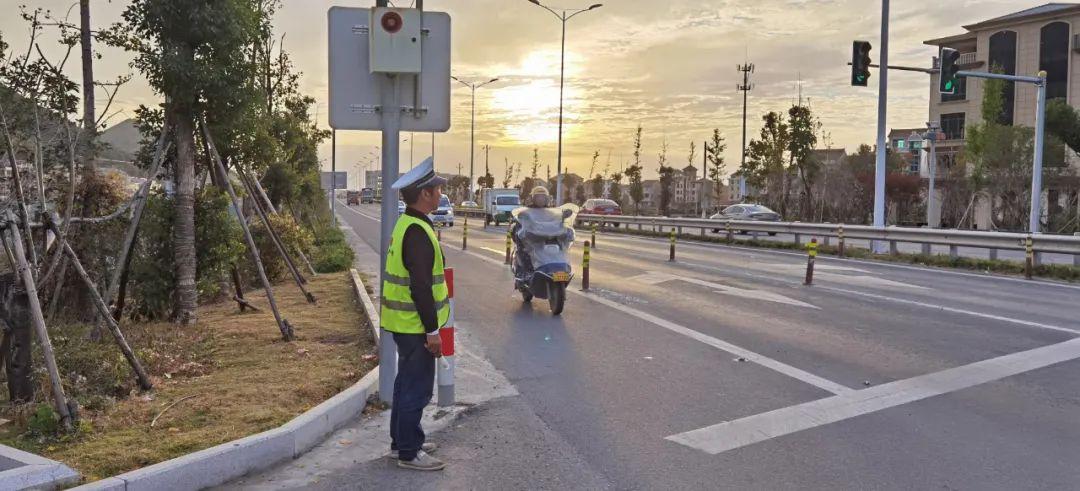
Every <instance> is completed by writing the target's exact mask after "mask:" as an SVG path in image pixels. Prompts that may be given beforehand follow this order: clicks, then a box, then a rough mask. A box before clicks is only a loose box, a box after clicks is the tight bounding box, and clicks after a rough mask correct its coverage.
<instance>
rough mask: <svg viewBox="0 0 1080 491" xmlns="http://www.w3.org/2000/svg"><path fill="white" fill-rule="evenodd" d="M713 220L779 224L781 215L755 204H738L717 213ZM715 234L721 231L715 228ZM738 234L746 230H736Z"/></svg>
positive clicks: (771, 233) (772, 233)
mask: <svg viewBox="0 0 1080 491" xmlns="http://www.w3.org/2000/svg"><path fill="white" fill-rule="evenodd" d="M709 218H710V219H712V220H725V221H727V220H743V221H754V222H779V221H781V218H782V217H781V216H780V214H779V213H777V212H775V211H772V210H770V209H769V208H768V207H765V206H762V205H755V204H738V205H731V206H729V207H727V208H724V209H723V210H722V211H721V212H720V213H717V214H715V215H713V216H711V217H709ZM713 232H714V233H719V232H720V229H718V228H714V229H713ZM736 232H738V233H740V234H741V233H745V232H746V231H745V230H736ZM769 235H776V232H769Z"/></svg>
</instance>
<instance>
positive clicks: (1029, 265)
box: [1024, 235, 1035, 280]
mask: <svg viewBox="0 0 1080 491" xmlns="http://www.w3.org/2000/svg"><path fill="white" fill-rule="evenodd" d="M1024 252H1025V253H1026V254H1027V258H1026V259H1025V260H1024V278H1027V279H1029V280H1030V279H1031V277H1032V276H1034V275H1035V243H1034V241H1033V240H1031V236H1030V235H1029V236H1028V237H1027V238H1026V239H1024Z"/></svg>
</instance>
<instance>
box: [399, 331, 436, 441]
mask: <svg viewBox="0 0 1080 491" xmlns="http://www.w3.org/2000/svg"><path fill="white" fill-rule="evenodd" d="M424 338H425V336H424V335H423V334H398V333H394V342H395V343H397V351H398V372H397V378H396V379H394V402H393V406H391V408H390V449H391V450H397V451H398V453H399V455H400V457H401V460H412V459H415V458H416V452H417V450H420V446H421V445H423V444H424V429H423V428H421V427H420V418H421V417H422V416H423V414H424V407H426V406H427V405H428V403H429V402H431V394H432V390H433V389H434V388H435V357H434V356H432V355H431V352H430V351H428V350H427V348H426V347H424Z"/></svg>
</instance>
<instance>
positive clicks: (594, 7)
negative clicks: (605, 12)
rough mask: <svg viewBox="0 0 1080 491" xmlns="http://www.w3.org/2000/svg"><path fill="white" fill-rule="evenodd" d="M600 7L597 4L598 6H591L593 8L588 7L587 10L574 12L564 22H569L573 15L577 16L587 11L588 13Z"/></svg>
mask: <svg viewBox="0 0 1080 491" xmlns="http://www.w3.org/2000/svg"><path fill="white" fill-rule="evenodd" d="M600 6H601V4H599V3H598V4H595V5H593V6H591V7H589V8H587V9H581V10H578V11H576V12H574V13H572V14H570V16H569V17H567V18H566V20H570V19H572V18H574V16H575V15H577V14H580V13H582V12H588V11H590V10H596V9H598V8H600Z"/></svg>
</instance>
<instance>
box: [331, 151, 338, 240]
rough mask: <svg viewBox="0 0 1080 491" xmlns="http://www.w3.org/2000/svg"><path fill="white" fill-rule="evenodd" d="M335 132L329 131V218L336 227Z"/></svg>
mask: <svg viewBox="0 0 1080 491" xmlns="http://www.w3.org/2000/svg"><path fill="white" fill-rule="evenodd" d="M335 201H337V130H331V131H330V217H331V218H332V219H333V220H334V225H337V206H336V205H335V203H334V202H335Z"/></svg>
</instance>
